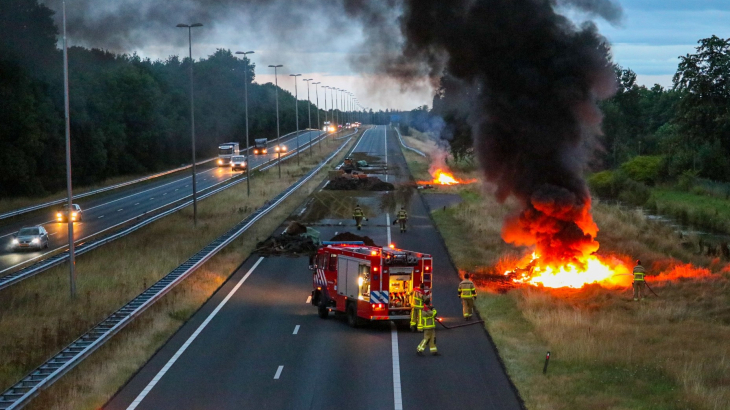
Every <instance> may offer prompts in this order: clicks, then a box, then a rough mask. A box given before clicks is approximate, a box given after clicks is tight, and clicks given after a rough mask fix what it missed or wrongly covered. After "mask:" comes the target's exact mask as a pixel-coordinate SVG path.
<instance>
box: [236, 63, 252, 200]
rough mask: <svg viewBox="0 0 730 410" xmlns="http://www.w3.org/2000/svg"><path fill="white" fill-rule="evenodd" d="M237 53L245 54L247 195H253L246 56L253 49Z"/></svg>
mask: <svg viewBox="0 0 730 410" xmlns="http://www.w3.org/2000/svg"><path fill="white" fill-rule="evenodd" d="M236 54H242V55H243V62H244V64H245V66H244V67H243V89H244V92H243V93H244V95H245V96H246V98H245V100H246V195H247V196H251V182H250V181H251V173H250V172H249V169H250V168H251V157H250V156H249V155H250V151H251V140H250V139H249V137H248V61H249V60H248V57H246V55H247V54H253V51H246V52H244V51H236Z"/></svg>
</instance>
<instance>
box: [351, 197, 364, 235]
mask: <svg viewBox="0 0 730 410" xmlns="http://www.w3.org/2000/svg"><path fill="white" fill-rule="evenodd" d="M364 218H365V213H364V212H363V211H362V208H360V205H359V204H356V205H355V210H354V211H353V212H352V219H354V220H355V224H356V225H357V230H358V231H359V230H360V228H362V220H363V219H364Z"/></svg>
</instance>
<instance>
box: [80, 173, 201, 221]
mask: <svg viewBox="0 0 730 410" xmlns="http://www.w3.org/2000/svg"><path fill="white" fill-rule="evenodd" d="M213 169H214V168H212V169H209V170H207V171H202V172H198V173H197V175H202V174H205V173H208V172H211V171H213ZM186 178H190V176H187V177H183V178H180V179H176V180H175V181H171V182H168V183H166V184H163V185H160V186H156V187H152V188H149V189H145V190H144V191H140V192H136V193H134V194H130V195H127V196H125V197H122V198H117V199H115V200H113V201H109V202H105V203H103V204H99V205H97V206H92V207H91V208H86V210H87V211H88V210H90V209H96V208H98V207H100V206H106V205H109V204H113V203H114V202H117V201H121V200H123V199H127V198H131V197H133V196H135V195H141V194H144V193H145V192H150V191H154V190H155V189H160V188H162V187H165V186H168V185H171V184H175V183H177V182H180V181H182V180H183V179H186ZM185 186H187V185H185Z"/></svg>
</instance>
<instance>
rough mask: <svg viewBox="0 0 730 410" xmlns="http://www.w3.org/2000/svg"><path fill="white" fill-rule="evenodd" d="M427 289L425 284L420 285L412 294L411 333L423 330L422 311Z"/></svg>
mask: <svg viewBox="0 0 730 410" xmlns="http://www.w3.org/2000/svg"><path fill="white" fill-rule="evenodd" d="M424 290H425V287H424V286H423V283H421V284H420V285H418V287H417V288H415V289H413V293H412V294H411V331H413V332H415V331H416V328H418V330H421V329H423V327H422V326H421V310H423V294H424Z"/></svg>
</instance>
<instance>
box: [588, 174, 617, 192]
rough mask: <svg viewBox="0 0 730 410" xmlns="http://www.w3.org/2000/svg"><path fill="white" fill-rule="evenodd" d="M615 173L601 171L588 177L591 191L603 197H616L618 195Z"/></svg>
mask: <svg viewBox="0 0 730 410" xmlns="http://www.w3.org/2000/svg"><path fill="white" fill-rule="evenodd" d="M615 184H616V181H615V175H614V172H613V171H601V172H596V173H595V174H593V175H591V176H590V177H588V186H589V187H590V188H591V191H592V192H593V193H594V194H595V195H598V196H599V197H603V198H614V197H615V196H616V187H615Z"/></svg>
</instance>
